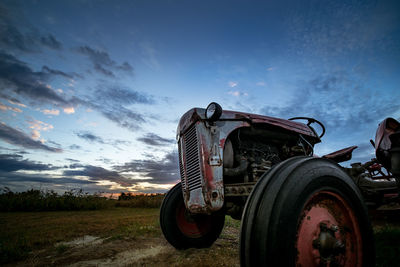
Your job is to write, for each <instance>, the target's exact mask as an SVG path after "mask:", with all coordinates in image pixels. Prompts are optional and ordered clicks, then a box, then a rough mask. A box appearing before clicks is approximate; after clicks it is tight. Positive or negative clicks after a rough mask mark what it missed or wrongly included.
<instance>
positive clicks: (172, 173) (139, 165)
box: [114, 151, 180, 184]
mask: <svg viewBox="0 0 400 267" xmlns="http://www.w3.org/2000/svg"><path fill="white" fill-rule="evenodd" d="M114 169H115V170H117V171H119V172H120V173H124V172H134V173H139V174H140V175H141V176H145V177H149V178H150V179H149V180H142V182H143V181H145V182H149V183H152V184H173V183H176V182H177V181H178V180H179V179H180V176H179V170H178V153H177V152H176V151H173V152H170V153H168V154H167V155H166V156H165V157H164V158H163V159H161V160H157V159H153V158H152V159H147V160H133V161H131V162H127V163H125V164H124V165H117V166H114Z"/></svg>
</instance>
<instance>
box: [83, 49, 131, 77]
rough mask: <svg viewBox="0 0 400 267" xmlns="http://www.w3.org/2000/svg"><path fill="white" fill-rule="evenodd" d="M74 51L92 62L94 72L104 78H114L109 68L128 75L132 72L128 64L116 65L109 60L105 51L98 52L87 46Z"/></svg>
mask: <svg viewBox="0 0 400 267" xmlns="http://www.w3.org/2000/svg"><path fill="white" fill-rule="evenodd" d="M76 51H77V52H78V53H80V54H83V55H85V56H87V57H88V58H89V60H90V61H91V62H92V64H93V68H94V70H95V71H97V72H98V73H100V74H103V75H105V76H108V77H115V75H114V72H113V71H112V70H110V68H111V69H113V70H122V71H125V72H128V73H132V72H133V67H132V66H131V65H130V64H129V63H128V62H124V63H122V64H121V65H118V64H117V63H116V62H115V61H114V60H113V59H111V57H110V55H109V54H108V53H107V52H106V51H100V50H97V49H94V48H92V47H90V46H87V45H85V46H80V47H78V48H77V49H76Z"/></svg>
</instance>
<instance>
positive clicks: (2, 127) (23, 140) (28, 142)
mask: <svg viewBox="0 0 400 267" xmlns="http://www.w3.org/2000/svg"><path fill="white" fill-rule="evenodd" d="M0 139H2V140H3V141H5V142H7V143H9V144H12V145H17V146H21V147H24V148H28V149H38V150H44V151H49V152H62V150H61V149H59V148H54V147H49V146H47V145H45V144H43V143H42V142H40V141H36V140H33V139H32V138H30V137H29V136H28V135H26V134H25V133H23V132H21V131H19V130H16V129H14V128H12V127H9V126H7V125H6V124H5V123H0Z"/></svg>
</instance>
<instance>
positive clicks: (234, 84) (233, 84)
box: [228, 81, 239, 88]
mask: <svg viewBox="0 0 400 267" xmlns="http://www.w3.org/2000/svg"><path fill="white" fill-rule="evenodd" d="M238 84H239V83H238V82H232V81H231V82H228V85H229V87H232V88H233V87H236V86H238Z"/></svg>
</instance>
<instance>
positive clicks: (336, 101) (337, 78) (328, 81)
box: [261, 72, 400, 131]
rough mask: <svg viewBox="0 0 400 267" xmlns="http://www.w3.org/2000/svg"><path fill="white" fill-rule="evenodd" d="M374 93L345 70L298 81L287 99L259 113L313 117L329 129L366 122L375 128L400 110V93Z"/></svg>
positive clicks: (355, 127) (354, 126)
mask: <svg viewBox="0 0 400 267" xmlns="http://www.w3.org/2000/svg"><path fill="white" fill-rule="evenodd" d="M371 95H372V96H371ZM373 95H374V93H373V92H372V91H370V90H367V89H365V88H363V84H362V83H361V82H359V81H355V80H353V79H351V78H350V76H349V75H348V74H347V73H345V72H337V73H330V74H326V75H321V76H319V77H317V78H315V79H311V80H309V81H307V82H305V83H301V84H299V86H298V88H297V89H296V91H295V93H294V95H293V97H292V98H291V99H290V100H289V101H288V102H286V103H285V104H284V105H282V104H280V105H276V106H266V107H264V108H262V109H261V113H263V114H266V115H269V116H276V117H283V118H289V117H296V116H308V117H314V118H317V119H318V120H321V121H322V122H323V123H324V124H325V125H327V126H328V128H329V130H330V131H337V130H339V129H346V130H347V131H348V130H349V129H352V130H357V129H360V128H361V127H363V128H365V127H366V126H367V125H369V127H370V128H374V127H376V124H377V123H378V122H379V121H380V120H382V119H383V118H385V117H387V116H393V114H395V113H396V112H398V111H400V106H399V105H398V101H397V100H398V98H399V97H400V95H398V94H397V95H391V96H383V95H382V96H379V97H375V96H373Z"/></svg>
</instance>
